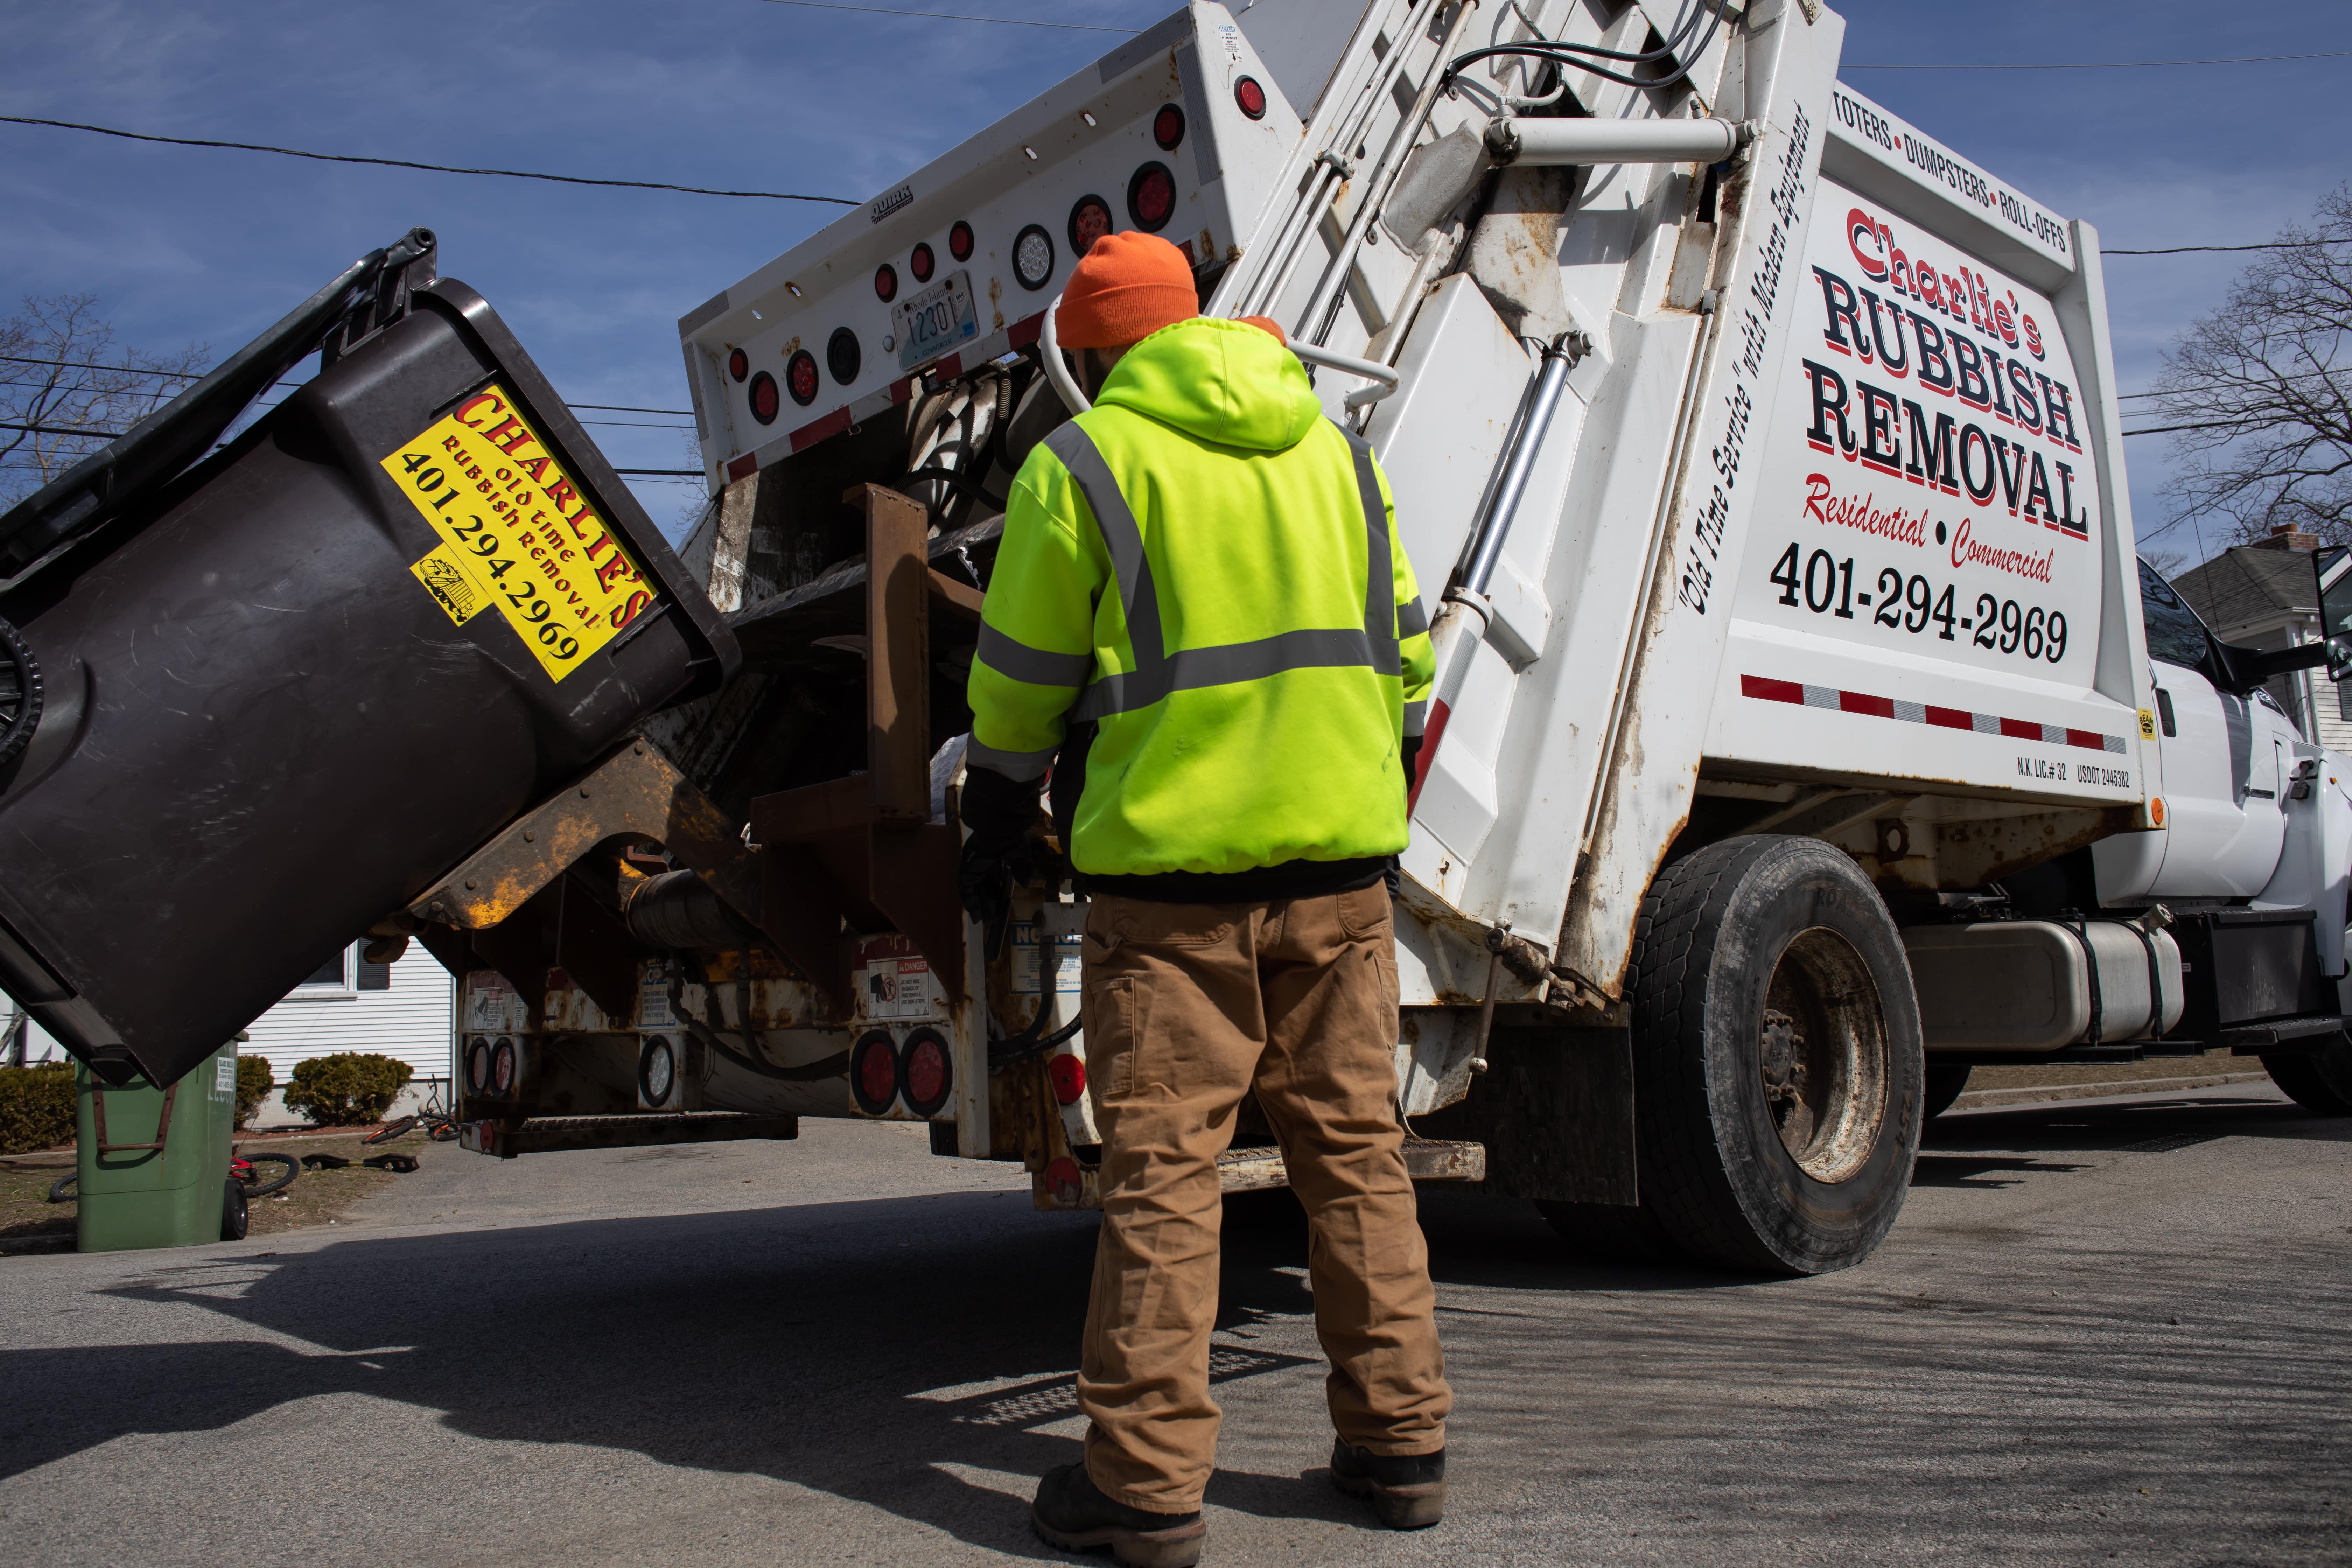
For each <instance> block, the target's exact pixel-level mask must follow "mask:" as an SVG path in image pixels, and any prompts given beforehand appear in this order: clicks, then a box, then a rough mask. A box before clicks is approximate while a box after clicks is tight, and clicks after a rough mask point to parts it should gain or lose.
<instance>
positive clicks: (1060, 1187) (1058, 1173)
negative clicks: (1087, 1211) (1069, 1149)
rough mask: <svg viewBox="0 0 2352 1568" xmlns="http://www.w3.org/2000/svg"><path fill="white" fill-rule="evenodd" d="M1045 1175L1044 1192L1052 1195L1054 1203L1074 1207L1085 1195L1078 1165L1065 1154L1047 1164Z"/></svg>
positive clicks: (1085, 1191)
mask: <svg viewBox="0 0 2352 1568" xmlns="http://www.w3.org/2000/svg"><path fill="white" fill-rule="evenodd" d="M1045 1190H1046V1191H1048V1192H1050V1193H1052V1194H1054V1201H1055V1203H1058V1204H1067V1205H1071V1206H1073V1207H1075V1206H1076V1205H1077V1203H1078V1201H1079V1200H1080V1199H1082V1198H1084V1197H1085V1196H1086V1195H1087V1190H1086V1184H1085V1180H1084V1178H1083V1177H1082V1176H1081V1174H1080V1173H1079V1171H1078V1163H1077V1162H1076V1160H1073V1159H1071V1158H1070V1157H1069V1156H1068V1155H1067V1154H1065V1155H1063V1156H1062V1157H1061V1158H1060V1159H1058V1160H1055V1161H1054V1162H1052V1163H1050V1164H1048V1165H1047V1166H1046V1167H1045Z"/></svg>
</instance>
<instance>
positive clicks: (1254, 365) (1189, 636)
mask: <svg viewBox="0 0 2352 1568" xmlns="http://www.w3.org/2000/svg"><path fill="white" fill-rule="evenodd" d="M1432 679H1433V659H1432V657H1431V652H1430V645H1429V637H1428V623H1427V619H1426V616H1425V615H1424V614H1423V609H1422V606H1421V603H1420V595H1419V590H1418V588H1417V587H1416V585H1415V584H1414V581H1413V574H1412V565H1411V563H1408V562H1407V561H1406V559H1405V556H1404V552H1403V550H1402V547H1401V545H1400V544H1399V543H1398V542H1397V538H1396V530H1395V527H1394V505H1393V502H1392V501H1391V499H1390V496H1389V491H1388V485H1387V481H1386V480H1385V479H1383V478H1382V477H1381V473H1380V469H1379V466H1378V465H1377V464H1376V463H1375V462H1374V461H1373V459H1372V457H1371V452H1370V447H1369V446H1367V445H1366V444H1364V443H1362V442H1360V441H1358V440H1356V439H1354V438H1353V437H1349V436H1348V435H1347V434H1345V433H1344V432H1343V431H1341V430H1340V429H1339V426H1335V425H1333V424H1332V423H1330V422H1329V421H1328V420H1327V419H1325V418H1324V417H1323V414H1322V408H1321V405H1319V404H1318V402H1317V400H1316V396H1315V391H1314V388H1313V387H1312V386H1311V385H1310V384H1308V382H1307V374H1306V371H1305V369H1304V367H1303V366H1302V365H1301V364H1300V363H1299V362H1298V360H1297V357H1296V356H1295V355H1293V354H1292V353H1289V351H1288V350H1287V349H1286V348H1284V347H1283V346H1282V345H1281V344H1280V343H1278V342H1276V340H1275V339H1274V338H1273V336H1272V335H1270V334H1269V333H1266V332H1265V331H1260V330H1259V329H1257V328H1255V327H1251V326H1244V325H1243V324H1241V323H1240V322H1237V321H1218V320H1213V319H1210V318H1206V317H1197V318H1194V319H1193V320H1191V321H1181V322H1179V323H1177V324H1176V325H1174V326H1171V327H1167V328H1163V329H1162V330H1161V331H1157V332H1155V333H1153V334H1152V335H1151V336H1150V337H1148V338H1146V339H1144V340H1143V341H1142V342H1139V343H1138V344H1136V345H1135V346H1134V347H1133V348H1132V349H1130V350H1129V352H1128V353H1127V354H1126V356H1125V357H1124V358H1123V359H1121V360H1120V361H1119V363H1118V365H1117V366H1116V367H1115V368H1114V369H1113V370H1112V371H1111V373H1110V374H1109V376H1108V378H1107V379H1106V381H1105V384H1104V386H1103V388H1102V392H1101V395H1100V396H1099V397H1098V398H1097V400H1096V404H1095V406H1094V408H1093V409H1092V410H1091V411H1090V412H1088V413H1086V414H1082V415H1080V416H1077V417H1076V419H1074V420H1072V421H1070V422H1069V423H1068V424H1066V425H1064V426H1061V427H1060V428H1059V429H1058V430H1056V431H1055V433H1054V434H1053V435H1052V436H1050V437H1047V438H1046V440H1045V442H1044V443H1042V444H1041V445H1040V446H1039V447H1037V448H1036V449H1035V450H1034V452H1032V453H1031V454H1030V456H1029V458H1028V460H1027V461H1026V462H1025V463H1024V464H1023V465H1022V468H1021V472H1020V475H1019V476H1018V478H1017V479H1015V481H1014V483H1013V490H1012V495H1011V497H1010V500H1009V501H1008V503H1007V506H1006V510H1005V520H1004V537H1003V543H1002V544H1001V546H1000V547H999V551H998V554H997V558H996V563H995V569H994V572H993V574H992V576H991V577H990V580H989V584H988V595H987V600H986V604H985V606H984V609H983V620H982V631H981V641H980V650H979V656H978V658H976V659H975V660H974V662H973V664H972V669H971V687H970V693H971V709H972V715H973V718H972V745H971V750H970V752H968V756H969V760H970V761H971V763H972V764H973V765H975V766H979V767H983V768H989V769H992V770H994V771H995V772H997V773H1002V774H1003V775H1005V776H1006V777H1008V778H1011V779H1013V780H1025V779H1035V778H1038V777H1040V776H1041V775H1043V774H1044V773H1045V771H1046V769H1047V767H1048V766H1049V765H1051V764H1052V763H1053V762H1054V759H1055V754H1056V752H1057V751H1058V750H1059V749H1060V748H1061V747H1062V746H1063V743H1064V742H1065V740H1066V738H1067V737H1068V736H1069V735H1070V732H1071V727H1072V726H1073V725H1074V724H1075V725H1078V726H1081V728H1082V729H1083V727H1084V726H1086V725H1087V724H1092V725H1094V726H1096V727H1097V728H1096V732H1095V733H1094V735H1093V736H1092V739H1091V744H1090V746H1089V747H1088V748H1087V755H1086V758H1085V762H1084V768H1085V785H1084V790H1083V793H1082V795H1080V797H1079V799H1078V800H1077V802H1076V810H1075V814H1074V818H1073V821H1072V823H1071V825H1070V828H1069V832H1070V837H1071V842H1070V843H1069V845H1068V846H1067V848H1068V852H1069V855H1070V858H1071V863H1072V865H1073V866H1074V867H1075V868H1076V870H1077V871H1078V872H1079V873H1080V874H1081V875H1082V876H1084V877H1086V878H1087V879H1089V880H1090V882H1096V883H1099V884H1100V885H1101V886H1102V888H1103V890H1106V891H1109V890H1118V891H1128V890H1139V891H1141V892H1142V893H1143V895H1144V896H1154V889H1153V888H1152V887H1150V886H1148V885H1146V884H1144V883H1142V882H1140V881H1139V883H1138V884H1137V887H1136V888H1135V889H1129V888H1126V887H1118V888H1114V887H1113V886H1112V885H1111V884H1110V883H1107V882H1101V879H1106V878H1108V879H1125V878H1136V879H1150V883H1151V884H1159V885H1160V887H1161V888H1162V889H1164V887H1165V886H1166V885H1167V884H1169V883H1174V884H1177V885H1180V886H1181V885H1184V884H1192V883H1195V882H1196V880H1198V879H1206V880H1205V883H1204V887H1205V890H1206V891H1211V892H1213V890H1214V884H1215V882H1216V881H1218V880H1222V879H1225V878H1234V879H1235V880H1236V882H1238V883H1241V884H1244V885H1246V884H1251V883H1263V882H1264V881H1265V878H1264V877H1263V875H1260V876H1255V877H1253V876H1250V875H1248V874H1249V873H1264V872H1265V870H1266V868H1277V867H1293V866H1296V868H1297V871H1300V872H1308V873H1309V879H1310V880H1311V879H1312V874H1311V864H1312V863H1327V864H1326V865H1325V866H1324V867H1323V869H1326V870H1328V871H1329V872H1332V873H1341V872H1343V871H1349V870H1352V868H1354V867H1356V866H1361V865H1366V864H1374V865H1376V864H1378V863H1382V862H1385V861H1386V859H1387V858H1388V857H1390V856H1392V855H1394V854H1396V853H1397V852H1398V851H1399V850H1401V849H1402V848H1403V847H1404V843H1405V835H1406V824H1405V785H1404V781H1403V778H1402V760H1401V756H1400V746H1401V742H1402V740H1403V738H1404V737H1405V736H1407V735H1409V734H1410V735H1418V734H1419V732H1420V730H1421V722H1420V721H1421V718H1422V715H1423V710H1425V708H1426V704H1427V700H1428V697H1429V689H1430V685H1431V681H1432ZM1062 793H1063V792H1062V791H1061V790H1059V789H1056V791H1055V795H1056V797H1057V805H1059V804H1060V803H1059V797H1060V796H1061V795H1062ZM1302 862H1304V863H1309V864H1307V865H1301V864H1298V863H1302ZM1342 862H1345V863H1349V864H1348V865H1347V866H1342V865H1340V864H1338V863H1342ZM1348 880H1349V881H1350V882H1352V883H1354V885H1363V883H1364V882H1366V881H1369V880H1370V878H1369V877H1363V878H1356V877H1352V876H1350V877H1349V878H1348ZM1203 890H1204V888H1203V887H1194V888H1193V889H1192V892H1191V893H1189V894H1181V895H1179V896H1191V897H1198V896H1202V892H1203ZM1235 896H1243V895H1242V894H1240V893H1238V892H1237V893H1236V895H1235Z"/></svg>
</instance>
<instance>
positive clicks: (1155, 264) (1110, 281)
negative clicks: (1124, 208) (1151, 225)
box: [1054, 230, 1201, 349]
mask: <svg viewBox="0 0 2352 1568" xmlns="http://www.w3.org/2000/svg"><path fill="white" fill-rule="evenodd" d="M1200 313H1201V304H1200V296H1199V295H1198V294H1196V293H1195V292H1194V291H1193V289H1192V266H1191V264H1190V263H1188V262H1187V261H1185V259H1184V253H1183V252H1182V251H1181V250H1179V249H1177V248H1176V247H1174V246H1172V245H1171V244H1169V243H1168V242H1167V241H1166V240H1164V239H1162V238H1160V237H1159V236H1158V235H1153V234H1137V233H1135V232H1133V231H1132V230H1129V231H1128V232H1126V233H1123V234H1107V235H1105V236H1103V237H1101V238H1100V239H1097V240H1096V241H1095V242H1094V244H1093V245H1092V246H1091V247H1088V248H1087V253H1086V255H1085V256H1084V257H1083V258H1080V260H1079V262H1078V265H1077V267H1076V269H1074V270H1073V271H1072V272H1071V274H1070V284H1069V287H1068V288H1067V289H1064V290H1063V291H1062V308H1061V310H1058V311H1056V312H1055V316H1054V334H1055V337H1056V338H1057V339H1058V340H1059V341H1060V342H1061V345H1062V346H1063V347H1064V348H1066V349H1115V348H1124V347H1126V346H1127V345H1128V344H1129V343H1139V342H1142V341H1143V340H1144V339H1146V338H1148V337H1150V335H1151V334H1152V333H1154V332H1156V331H1159V330H1160V328H1162V327H1170V326H1173V325H1175V324H1176V323H1177V322H1178V321H1190V320H1192V318H1193V317H1194V316H1197V315H1199V314H1200Z"/></svg>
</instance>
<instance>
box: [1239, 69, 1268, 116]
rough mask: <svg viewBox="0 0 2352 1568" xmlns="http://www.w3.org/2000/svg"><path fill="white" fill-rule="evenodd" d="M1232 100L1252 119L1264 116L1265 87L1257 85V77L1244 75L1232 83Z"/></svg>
mask: <svg viewBox="0 0 2352 1568" xmlns="http://www.w3.org/2000/svg"><path fill="white" fill-rule="evenodd" d="M1234 102H1235V103H1238V104H1240V105H1241V107H1242V112H1243V113H1244V114H1246V115H1248V116H1249V117H1250V118H1251V119H1252V120H1264V119H1265V89H1264V88H1262V87H1260V86H1258V84H1257V78H1255V77H1251V76H1245V77H1244V78H1242V79H1241V80H1239V81H1237V82H1235V83H1234Z"/></svg>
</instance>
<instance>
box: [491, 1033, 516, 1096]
mask: <svg viewBox="0 0 2352 1568" xmlns="http://www.w3.org/2000/svg"><path fill="white" fill-rule="evenodd" d="M514 1084H515V1047H514V1042H513V1041H512V1040H509V1039H508V1038H507V1037H505V1036H504V1035H501V1036H499V1043H498V1044H497V1045H495V1046H492V1047H490V1092H491V1093H492V1094H511V1093H513V1092H514Z"/></svg>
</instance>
